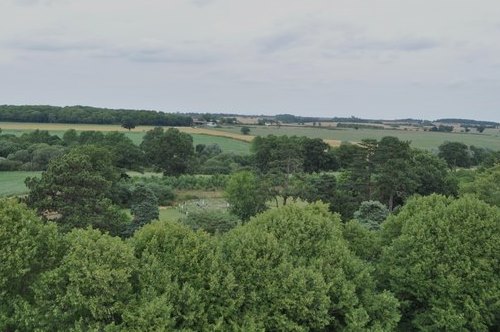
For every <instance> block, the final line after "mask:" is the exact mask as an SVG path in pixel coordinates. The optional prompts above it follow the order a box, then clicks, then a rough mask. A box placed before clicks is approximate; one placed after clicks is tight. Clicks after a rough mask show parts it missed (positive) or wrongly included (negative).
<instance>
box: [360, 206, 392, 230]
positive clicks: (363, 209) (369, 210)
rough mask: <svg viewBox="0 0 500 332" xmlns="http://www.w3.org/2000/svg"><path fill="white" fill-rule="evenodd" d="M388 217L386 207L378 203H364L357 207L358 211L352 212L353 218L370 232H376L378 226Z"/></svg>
mask: <svg viewBox="0 0 500 332" xmlns="http://www.w3.org/2000/svg"><path fill="white" fill-rule="evenodd" d="M388 215H389V210H388V209H387V207H386V206H385V205H384V204H382V203H380V202H378V201H365V202H362V203H361V205H360V206H359V210H358V211H356V212H354V218H356V220H357V221H358V222H359V223H360V224H361V225H363V226H365V227H366V228H368V229H370V230H377V229H379V228H380V224H381V223H382V222H383V221H384V220H385V219H386V218H387V216H388Z"/></svg>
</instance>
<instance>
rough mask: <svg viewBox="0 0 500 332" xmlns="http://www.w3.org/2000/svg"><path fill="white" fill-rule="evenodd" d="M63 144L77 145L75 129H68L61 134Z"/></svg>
mask: <svg viewBox="0 0 500 332" xmlns="http://www.w3.org/2000/svg"><path fill="white" fill-rule="evenodd" d="M63 142H64V145H66V146H71V145H75V144H78V133H77V132H76V130H75V129H68V130H66V131H65V132H64V134H63Z"/></svg>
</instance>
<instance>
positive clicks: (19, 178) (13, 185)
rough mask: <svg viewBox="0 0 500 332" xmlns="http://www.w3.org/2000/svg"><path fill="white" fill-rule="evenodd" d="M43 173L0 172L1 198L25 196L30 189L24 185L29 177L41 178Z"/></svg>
mask: <svg viewBox="0 0 500 332" xmlns="http://www.w3.org/2000/svg"><path fill="white" fill-rule="evenodd" d="M41 173H42V172H22V171H15V172H0V197H4V196H18V195H24V194H26V193H27V192H28V189H27V188H26V186H25V185H24V180H25V179H26V178H27V177H33V176H39V175H40V174H41Z"/></svg>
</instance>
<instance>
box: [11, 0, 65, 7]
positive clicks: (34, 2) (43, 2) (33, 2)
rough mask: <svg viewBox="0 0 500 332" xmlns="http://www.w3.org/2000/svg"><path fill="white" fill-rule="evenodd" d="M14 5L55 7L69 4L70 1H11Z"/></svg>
mask: <svg viewBox="0 0 500 332" xmlns="http://www.w3.org/2000/svg"><path fill="white" fill-rule="evenodd" d="M11 1H12V3H14V4H16V5H20V6H34V5H53V4H56V3H63V2H67V1H68V0H11Z"/></svg>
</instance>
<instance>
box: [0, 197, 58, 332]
mask: <svg viewBox="0 0 500 332" xmlns="http://www.w3.org/2000/svg"><path fill="white" fill-rule="evenodd" d="M59 243H60V236H59V234H58V232H57V228H56V227H55V225H54V224H52V223H47V224H45V223H43V222H42V221H41V220H40V219H39V218H38V217H37V216H36V215H35V214H34V213H33V211H31V210H29V209H28V208H27V207H26V206H25V205H24V204H19V203H17V202H16V201H15V200H13V199H1V200H0V246H1V249H0V262H1V268H0V298H1V299H2V300H1V301H0V330H1V331H18V330H19V331H21V330H22V331H26V330H29V329H28V327H27V326H26V324H28V322H29V321H30V318H29V317H25V316H24V315H25V314H26V311H25V308H26V307H29V305H30V303H32V301H33V298H34V294H33V290H32V288H31V286H32V284H33V283H34V282H35V281H36V280H37V279H38V278H39V276H40V274H41V273H43V272H44V271H46V270H48V269H50V268H52V267H54V266H55V265H56V264H57V263H58V261H59V259H60V249H59V248H60V245H59Z"/></svg>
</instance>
